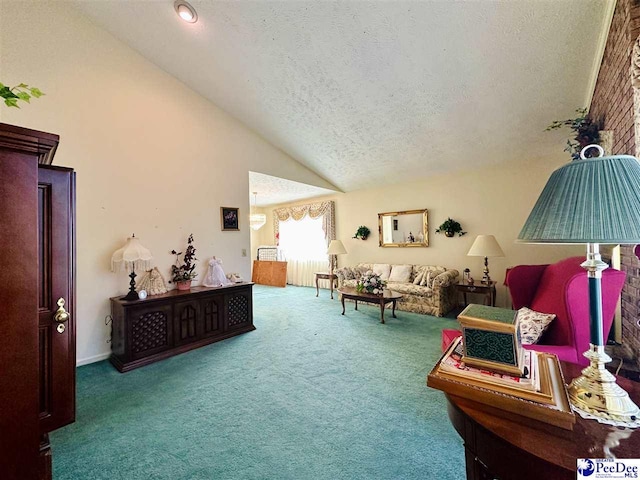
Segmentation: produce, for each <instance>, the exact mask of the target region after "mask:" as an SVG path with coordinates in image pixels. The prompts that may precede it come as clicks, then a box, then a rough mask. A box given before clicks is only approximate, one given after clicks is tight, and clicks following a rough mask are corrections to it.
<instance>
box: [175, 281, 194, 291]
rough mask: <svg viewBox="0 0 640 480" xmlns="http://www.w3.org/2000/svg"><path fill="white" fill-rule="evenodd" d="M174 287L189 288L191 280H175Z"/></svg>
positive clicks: (179, 288)
mask: <svg viewBox="0 0 640 480" xmlns="http://www.w3.org/2000/svg"><path fill="white" fill-rule="evenodd" d="M176 287H178V290H191V280H184V281H182V282H176Z"/></svg>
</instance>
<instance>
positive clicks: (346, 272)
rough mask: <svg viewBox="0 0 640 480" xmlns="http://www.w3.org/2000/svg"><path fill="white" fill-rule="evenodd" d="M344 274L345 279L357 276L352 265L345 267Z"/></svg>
mask: <svg viewBox="0 0 640 480" xmlns="http://www.w3.org/2000/svg"><path fill="white" fill-rule="evenodd" d="M343 275H344V278H345V280H353V279H354V278H356V273H355V272H354V270H353V268H350V267H344V268H343Z"/></svg>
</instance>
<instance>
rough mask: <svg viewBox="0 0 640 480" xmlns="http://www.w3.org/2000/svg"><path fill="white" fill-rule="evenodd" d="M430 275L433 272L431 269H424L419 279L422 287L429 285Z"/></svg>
mask: <svg viewBox="0 0 640 480" xmlns="http://www.w3.org/2000/svg"><path fill="white" fill-rule="evenodd" d="M432 275H433V272H432V271H431V270H427V271H425V272H424V275H423V276H422V280H421V281H420V285H421V286H423V287H431V286H432V285H431V277H432Z"/></svg>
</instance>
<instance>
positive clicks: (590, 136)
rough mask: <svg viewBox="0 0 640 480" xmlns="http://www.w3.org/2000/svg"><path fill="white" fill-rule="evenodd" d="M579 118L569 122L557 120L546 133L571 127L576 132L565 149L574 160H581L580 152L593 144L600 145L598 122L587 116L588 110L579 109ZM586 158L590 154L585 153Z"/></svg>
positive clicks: (571, 119)
mask: <svg viewBox="0 0 640 480" xmlns="http://www.w3.org/2000/svg"><path fill="white" fill-rule="evenodd" d="M576 113H577V114H578V116H577V117H576V118H570V119H568V120H556V121H555V122H553V123H551V125H549V126H548V127H547V128H545V132H549V131H551V130H558V129H560V128H562V127H569V128H570V129H571V130H573V132H574V137H573V139H571V138H570V139H569V140H567V146H566V147H565V148H564V151H565V152H569V153H570V154H571V158H572V159H573V160H579V159H580V151H581V150H582V149H583V148H584V147H586V146H587V145H591V144H594V143H595V144H598V145H599V144H600V141H601V139H600V126H599V125H598V122H594V121H593V120H592V119H590V118H589V117H588V116H587V109H586V108H578V109H577V110H576ZM585 156H586V157H588V156H589V152H585Z"/></svg>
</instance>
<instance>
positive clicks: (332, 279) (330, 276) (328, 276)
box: [314, 272, 338, 300]
mask: <svg viewBox="0 0 640 480" xmlns="http://www.w3.org/2000/svg"><path fill="white" fill-rule="evenodd" d="M314 275H315V276H316V297H317V296H318V294H319V293H320V287H318V280H320V279H322V280H329V284H330V287H329V288H330V290H331V300H333V284H334V283H335V285H336V288H338V276H337V275H336V274H335V273H328V272H315V273H314Z"/></svg>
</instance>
